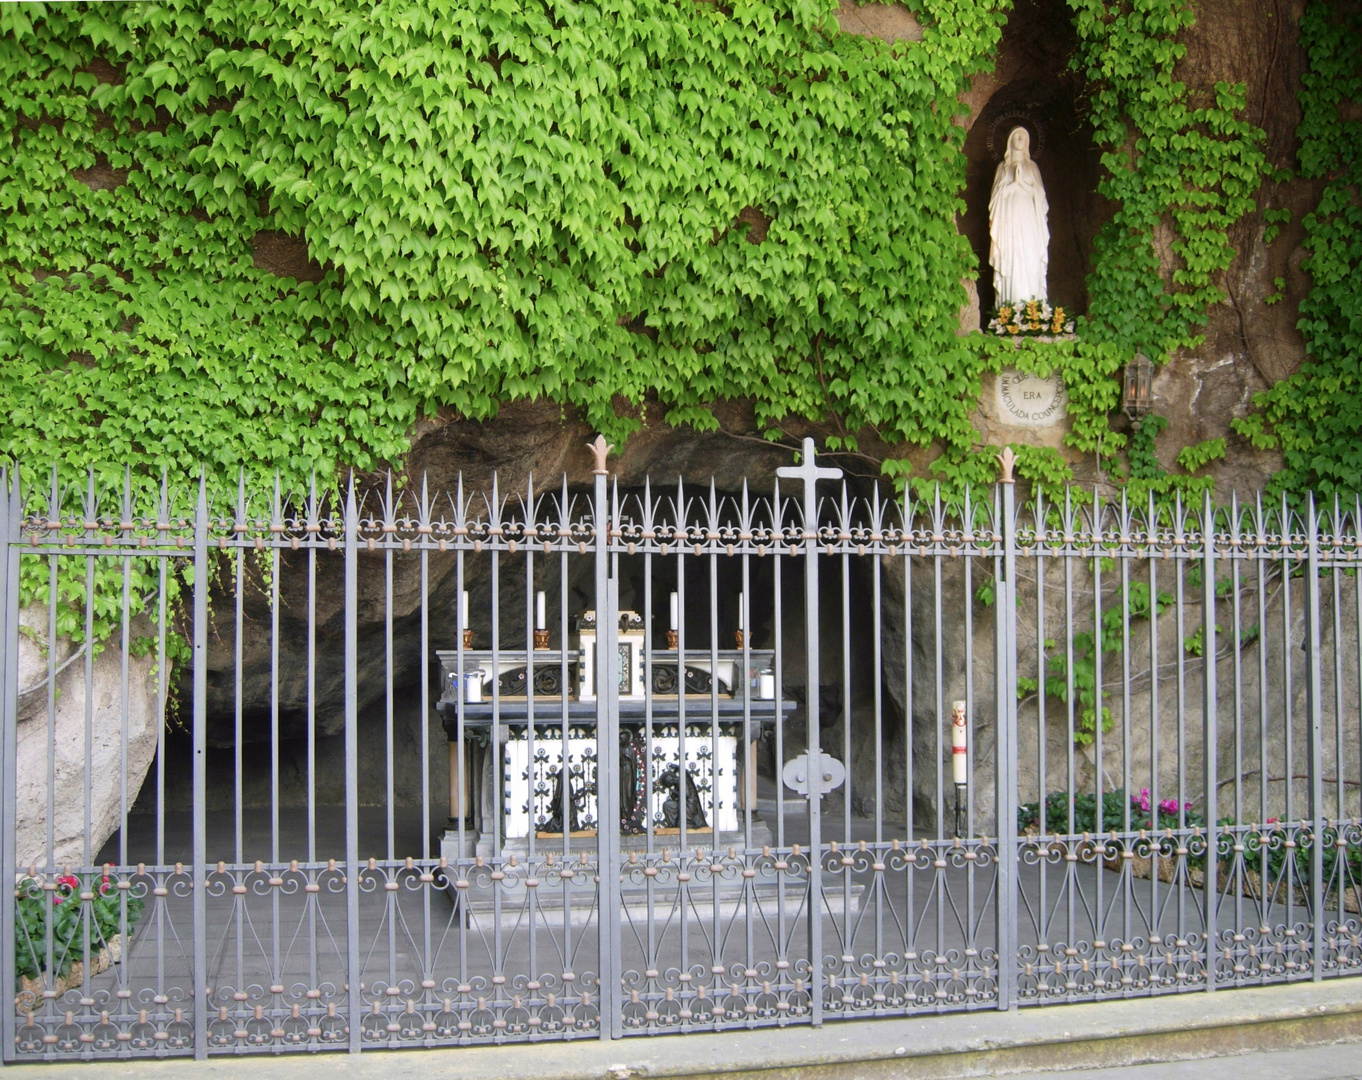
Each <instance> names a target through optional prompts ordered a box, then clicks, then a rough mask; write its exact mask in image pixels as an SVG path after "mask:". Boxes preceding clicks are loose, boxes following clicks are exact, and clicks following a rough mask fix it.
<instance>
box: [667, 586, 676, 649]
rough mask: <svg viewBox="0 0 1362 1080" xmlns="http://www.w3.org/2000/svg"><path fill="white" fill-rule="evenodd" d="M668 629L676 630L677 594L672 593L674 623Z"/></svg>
mask: <svg viewBox="0 0 1362 1080" xmlns="http://www.w3.org/2000/svg"><path fill="white" fill-rule="evenodd" d="M668 627H669V629H672V630H675V629H676V593H672V621H671V622H670V623H669V624H668ZM673 648H675V646H673Z"/></svg>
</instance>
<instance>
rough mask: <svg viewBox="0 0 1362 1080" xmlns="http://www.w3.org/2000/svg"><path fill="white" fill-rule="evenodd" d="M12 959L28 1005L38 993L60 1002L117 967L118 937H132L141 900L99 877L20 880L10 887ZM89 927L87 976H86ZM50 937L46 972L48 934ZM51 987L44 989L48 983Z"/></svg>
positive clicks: (111, 877) (107, 875)
mask: <svg viewBox="0 0 1362 1080" xmlns="http://www.w3.org/2000/svg"><path fill="white" fill-rule="evenodd" d="M15 897H16V904H15V916H16V917H15V920H14V957H15V970H16V974H17V976H18V982H19V985H18V987H17V989H18V990H19V991H20V994H21V995H24V996H25V997H26V996H27V995H30V994H31V995H32V999H31V1000H33V1001H35V1002H36V1001H37V1000H39V999H40V997H41V995H42V993H43V991H44V990H45V989H46V990H55V991H56V993H57V995H58V996H59V997H60V996H61V995H62V994H64V993H65V992H66V991H67V990H70V989H72V988H74V987H77V986H80V985H82V984H83V983H84V981H85V978H86V975H87V974H89V975H92V976H93V975H98V974H99V973H101V972H103V971H107V970H108V968H109V966H110V965H111V964H114V963H117V962H118V961H119V960H120V959H121V957H122V953H123V943H124V939H123V935H124V933H126V934H127V936H128V937H131V936H132V934H133V927H134V925H135V924H136V923H137V920H138V919H140V918H141V916H142V909H143V907H144V901H143V900H142V899H141V898H140V897H137V896H134V895H133V894H132V890H131V888H130V883H129V882H125V881H123V880H121V879H120V878H118V877H117V876H115V875H113V874H110V873H107V872H106V873H104V874H102V875H93V874H91V875H87V876H86V877H85V878H84V879H81V878H79V877H77V876H76V875H74V874H63V875H61V876H60V877H58V878H56V879H55V880H54V881H50V882H44V881H43V880H41V879H39V878H35V877H32V876H25V877H23V878H21V879H20V880H19V883H18V885H17V886H16V888H15ZM87 928H88V933H89V943H90V946H89V948H90V963H89V967H90V968H91V969H92V970H91V971H89V972H87V971H86V964H85V942H86V932H87ZM49 932H50V933H51V935H52V948H51V970H49V968H48V965H49V959H48V955H49V954H48V946H47V935H48V933H49ZM49 982H50V983H51V985H50V986H49V985H46V984H47V983H49Z"/></svg>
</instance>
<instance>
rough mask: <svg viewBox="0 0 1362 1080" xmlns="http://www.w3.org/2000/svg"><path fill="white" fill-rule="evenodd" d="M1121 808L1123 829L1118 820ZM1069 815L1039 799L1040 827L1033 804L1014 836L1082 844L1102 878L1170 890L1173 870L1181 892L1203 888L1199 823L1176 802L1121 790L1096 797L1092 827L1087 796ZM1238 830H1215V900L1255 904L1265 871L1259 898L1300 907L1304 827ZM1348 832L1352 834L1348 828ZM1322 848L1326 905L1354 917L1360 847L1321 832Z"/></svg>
mask: <svg viewBox="0 0 1362 1080" xmlns="http://www.w3.org/2000/svg"><path fill="white" fill-rule="evenodd" d="M1127 804H1128V805H1129V812H1130V819H1129V826H1127V824H1126V816H1125V815H1126V809H1127ZM1179 811H1180V813H1179ZM1072 814H1073V817H1072V828H1071V827H1070V810H1069V795H1068V793H1067V792H1063V791H1053V792H1051V793H1050V794H1049V795H1047V796H1046V797H1045V814H1044V821H1043V822H1042V820H1041V804H1040V803H1039V802H1033V803H1024V804H1022V805H1021V806H1019V807H1018V808H1017V829H1018V831H1019V832H1020V833H1022V834H1023V835H1029V836H1042V835H1053V836H1083V837H1084V838H1085V840H1086V841H1087V842H1088V843H1090V844H1091V845H1092V848H1093V850H1094V851H1098V850H1100V852H1101V859H1102V864H1103V865H1104V866H1105V867H1106V868H1107V869H1108V870H1113V871H1116V872H1121V871H1123V870H1125V869H1126V868H1127V867H1128V869H1129V872H1130V875H1131V876H1132V877H1137V878H1149V877H1152V876H1154V875H1155V874H1157V875H1158V880H1160V881H1162V882H1166V883H1170V884H1171V883H1172V882H1174V881H1176V880H1177V879H1178V874H1179V870H1180V869H1181V871H1182V873H1183V875H1184V877H1185V882H1186V884H1188V885H1191V886H1192V887H1194V888H1201V887H1203V886H1204V885H1205V882H1206V831H1205V830H1206V818H1205V817H1204V816H1203V815H1202V814H1201V813H1200V812H1198V811H1197V810H1195V809H1193V808H1192V806H1191V805H1190V803H1182V804H1179V802H1178V800H1177V799H1171V798H1170V799H1163V800H1160V801H1159V802H1158V804H1157V805H1154V803H1153V799H1152V797H1151V795H1150V792H1149V789H1148V788H1141V789H1140V791H1139V793H1138V794H1136V795H1131V796H1129V798H1127V796H1126V793H1125V791H1124V790H1123V789H1121V788H1117V789H1116V790H1114V791H1108V792H1104V793H1103V795H1102V817H1101V822H1100V826H1099V822H1098V818H1097V798H1096V796H1095V795H1092V794H1091V793H1086V792H1084V793H1076V794H1075V795H1074V796H1073V811H1072ZM1246 825H1247V827H1246V828H1241V827H1240V826H1239V825H1238V823H1236V822H1235V820H1234V819H1233V818H1230V817H1224V818H1221V819H1220V820H1219V821H1218V822H1217V833H1216V868H1217V869H1216V887H1217V888H1218V889H1219V890H1220V891H1221V892H1226V893H1230V892H1236V891H1237V892H1239V893H1240V894H1241V895H1244V896H1248V897H1252V898H1255V899H1257V898H1260V897H1262V896H1263V895H1264V891H1263V890H1264V884H1263V876H1264V874H1263V871H1264V869H1266V878H1267V885H1266V889H1267V895H1269V896H1270V897H1272V898H1274V899H1275V900H1277V901H1279V902H1284V901H1285V899H1286V896H1285V892H1284V890H1286V889H1291V890H1293V896H1294V898H1295V900H1296V901H1297V902H1298V903H1305V900H1306V897H1305V895H1304V890H1303V889H1302V888H1301V883H1303V882H1308V881H1309V880H1310V852H1311V849H1312V847H1313V845H1314V838H1313V837H1312V836H1311V834H1310V832H1309V825H1308V823H1302V824H1299V825H1288V824H1284V823H1282V822H1280V821H1278V820H1277V819H1276V818H1268V819H1267V821H1266V822H1264V823H1262V824H1253V823H1246ZM1353 829H1354V831H1356V826H1355V825H1354V827H1353ZM1188 830H1190V835H1188ZM1117 833H1125V834H1129V833H1136V834H1137V835H1136V836H1133V837H1131V836H1129V835H1126V836H1118V835H1116V834H1117ZM1323 840H1324V843H1323V851H1322V861H1323V881H1324V888H1325V891H1326V893H1327V897H1326V903H1327V902H1328V900H1329V898H1333V902H1335V903H1336V902H1337V898H1338V896H1339V895H1340V893H1341V894H1342V900H1343V908H1344V910H1345V911H1349V912H1353V913H1357V912H1358V911H1359V910H1362V844H1359V843H1358V842H1357V841H1356V839H1354V840H1353V841H1352V842H1350V841H1349V839H1348V835H1347V833H1346V832H1345V831H1344V830H1340V829H1339V828H1338V827H1336V826H1333V825H1330V826H1328V827H1326V828H1325V829H1324V835H1323ZM1094 857H1095V856H1094ZM1288 859H1289V860H1290V861H1291V865H1290V867H1288V866H1287V862H1288ZM1236 883H1237V884H1236ZM1276 894H1280V895H1276Z"/></svg>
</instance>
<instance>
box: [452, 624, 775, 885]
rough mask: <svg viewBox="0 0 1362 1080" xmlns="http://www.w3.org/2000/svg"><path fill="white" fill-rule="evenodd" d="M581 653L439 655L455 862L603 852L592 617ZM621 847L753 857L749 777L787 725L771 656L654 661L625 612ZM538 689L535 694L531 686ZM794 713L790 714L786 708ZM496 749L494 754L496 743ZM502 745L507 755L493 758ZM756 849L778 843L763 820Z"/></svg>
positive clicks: (656, 654)
mask: <svg viewBox="0 0 1362 1080" xmlns="http://www.w3.org/2000/svg"><path fill="white" fill-rule="evenodd" d="M578 637H579V641H578V647H577V648H576V649H569V650H566V651H563V650H559V649H549V648H539V649H534V650H532V651H529V652H527V651H525V650H524V649H521V650H513V649H499V650H496V651H495V652H493V651H491V650H486V649H472V648H465V649H460V650H445V649H441V650H437V652H436V655H435V659H436V661H437V663H438V665H439V677H440V684H441V692H440V698H439V700H438V702H437V704H436V709H437V710H438V711H439V713H440V715H441V718H442V724H443V727H444V729H445V733H446V735H447V736H448V738H449V745H450V814H449V816H450V826H449V828H448V829H447V830H446V833H445V835H444V838H443V841H442V843H441V854H443V855H445V856H446V857H447V858H450V859H454V858H466V857H470V856H473V855H483V856H490V855H492V854H495V853H497V852H507V853H510V852H515V851H518V850H519V851H527V850H528V849H529V845H530V842H531V837H533V838H534V840H535V841H537V842H538V843H539V844H541V845H542V844H545V843H554V842H556V841H559V840H561V838H563V837H564V835H565V834H566V835H567V836H569V837H572V838H573V839H572V841H571V846H572V847H573V849H574V850H579V849H580V850H587V849H590V848H594V847H595V836H596V832H597V829H598V827H599V808H598V800H597V784H598V775H599V773H600V772H601V771H602V770H601V769H600V767H599V766H600V762H599V761H598V755H599V753H600V748H599V744H598V741H597V735H596V711H597V708H598V703H597V700H596V699H597V693H598V690H599V687H598V686H597V678H596V671H597V665H596V659H597V656H596V652H597V649H596V644H597V640H596V633H595V621H594V613H591V612H588V613H586V614H585V615H584V616H583V617H582V618H581V619H580V620H579V634H578ZM618 641H619V654H620V655H619V673H620V674H619V709H620V725H619V730H620V740H619V751H618V754H619V758H618V762H617V764H616V765H615V766H614V767H613V768H612V769H611V772H613V773H615V774H616V775H617V777H618V783H619V797H620V829H619V831H620V842H621V846H622V847H625V848H629V847H632V846H634V845H635V844H637V845H638V846H639V847H642V846H643V844H644V842H645V839H646V835H647V834H648V832H649V831H650V830H651V832H652V835H653V836H654V837H655V838H659V842H660V838H667V839H669V840H670V842H671V843H673V844H677V845H679V844H680V842H681V838H682V837H683V836H684V838H685V843H686V845H687V846H688V847H701V846H703V847H707V848H712V847H715V846H718V845H720V844H725V843H726V844H729V845H733V844H738V845H743V844H744V843H745V842H746V840H745V837H744V835H743V829H744V825H745V813H744V812H745V810H746V809H747V808H748V807H749V806H752V807H754V806H755V796H756V777H755V770H754V768H751V767H750V765H751V763H752V762H754V761H755V759H756V743H757V740H758V739H759V737H760V735H761V732H762V731H763V729H764V728H767V727H770V726H771V725H772V724H773V723H774V721H775V717H776V709H777V704H778V703H777V702H776V700H775V696H776V695H775V690H774V680H773V678H772V677H771V675H770V667H771V663H772V660H773V654H772V653H771V651H770V650H756V649H747V650H741V649H727V650H703V651H700V650H697V651H695V652H692V651H690V650H687V652H686V654H685V658H684V662H679V658H678V654H677V652H676V651H675V650H674V649H671V650H668V649H655V650H652V651H651V652H650V653H645V649H646V644H645V638H644V633H643V624H642V621H641V620H640V619H638V617H637V616H635V615H633V613H632V612H623V613H621V630H620V633H619V637H618ZM531 686H532V687H533V693H527V692H526V691H527V688H529V687H531ZM779 705H780V708H781V710H782V711H784V712H788V711H789V710H791V709H792V708H793V707H794V705H793V703H792V702H781V703H779ZM494 740H495V742H494ZM494 746H495V748H496V752H493V749H494ZM752 842H753V843H756V844H758V845H760V844H762V843H765V842H769V830H768V829H767V827H766V826H765V824H764V823H761V822H760V821H757V820H754V821H753V836H752Z"/></svg>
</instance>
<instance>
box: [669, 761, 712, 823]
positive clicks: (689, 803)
mask: <svg viewBox="0 0 1362 1080" xmlns="http://www.w3.org/2000/svg"><path fill="white" fill-rule="evenodd" d="M683 777H684V778H685V779H684V780H683V779H682V778H683ZM683 785H684V787H685V795H684V797H683V796H682V794H681V789H682V786H683ZM657 786H658V787H659V788H660V789H661V790H662V791H663V792H665V793H666V798H664V799H663V800H662V822H661V824H662V828H664V829H677V828H680V827H681V804H682V802H683V800H684V802H685V807H686V828H688V829H707V828H709V822H708V821H707V820H706V818H705V809H704V807H703V806H701V805H700V792H699V791H697V790H696V788H695V783H694V781H692V780H691V777H690V773H688V772H684V771H682V770H681V769H680V768H679V767H678V766H677V765H676V764H674V763H673V764H671V765H668V766H667V767H666V768H665V769H663V770H662V775H661V776H659V777H658V778H657Z"/></svg>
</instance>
